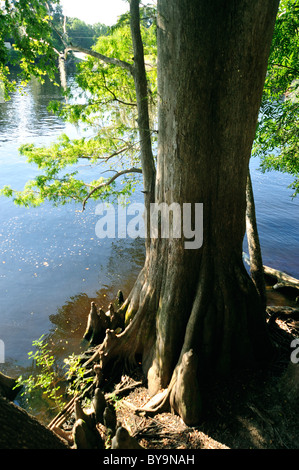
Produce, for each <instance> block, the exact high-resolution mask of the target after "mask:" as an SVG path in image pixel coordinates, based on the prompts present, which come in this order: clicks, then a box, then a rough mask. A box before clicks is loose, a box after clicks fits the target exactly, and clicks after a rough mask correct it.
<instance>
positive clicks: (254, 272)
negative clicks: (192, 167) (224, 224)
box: [246, 170, 267, 308]
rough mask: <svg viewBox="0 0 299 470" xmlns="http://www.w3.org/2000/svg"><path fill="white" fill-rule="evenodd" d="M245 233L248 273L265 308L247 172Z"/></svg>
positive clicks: (263, 279) (254, 216) (264, 295)
mask: <svg viewBox="0 0 299 470" xmlns="http://www.w3.org/2000/svg"><path fill="white" fill-rule="evenodd" d="M246 201H247V206H246V233H247V242H248V251H249V258H250V273H251V277H252V280H253V282H254V285H255V287H256V289H257V291H258V293H259V295H260V297H261V301H262V304H263V307H264V308H266V305H267V298H266V283H265V277H264V267H263V259H262V251H261V246H260V240H259V235H258V229H257V223H256V214H255V204H254V195H253V189H252V183H251V176H250V171H249V170H248V177H247V187H246Z"/></svg>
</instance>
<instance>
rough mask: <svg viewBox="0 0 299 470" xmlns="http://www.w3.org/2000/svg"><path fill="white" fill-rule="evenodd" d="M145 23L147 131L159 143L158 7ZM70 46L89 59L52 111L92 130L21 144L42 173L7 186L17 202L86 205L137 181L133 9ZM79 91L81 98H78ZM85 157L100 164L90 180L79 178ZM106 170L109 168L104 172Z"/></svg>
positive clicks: (125, 191) (144, 14) (146, 13)
mask: <svg viewBox="0 0 299 470" xmlns="http://www.w3.org/2000/svg"><path fill="white" fill-rule="evenodd" d="M150 15H151V16H150ZM149 18H152V20H151V21H150V20H149ZM141 22H142V26H141V29H142V37H143V43H144V46H143V48H144V57H145V61H146V73H147V93H148V100H147V101H146V102H147V103H148V104H149V112H150V134H149V138H150V139H152V142H153V144H154V142H155V140H156V117H155V116H156V112H155V106H156V88H157V84H156V76H157V72H156V26H155V12H154V11H153V9H150V10H149V9H148V8H147V9H142V10H141ZM67 50H69V51H81V52H84V53H86V55H87V60H85V61H82V62H81V63H80V64H79V65H78V66H77V70H78V73H77V74H76V75H75V80H76V85H75V86H73V87H72V90H69V93H68V100H67V103H62V102H53V103H52V104H51V110H52V111H53V112H56V113H59V114H60V116H61V117H63V118H65V119H67V120H68V121H70V122H72V123H76V124H77V123H80V124H81V126H82V127H83V126H84V127H85V128H87V127H88V137H82V138H81V139H75V140H71V139H69V138H68V137H67V136H66V135H63V136H61V138H60V139H59V140H58V141H57V142H56V143H54V144H53V145H52V146H50V147H46V148H40V147H38V148H36V147H35V146H33V145H32V144H30V143H29V144H26V145H24V146H22V147H21V149H20V151H21V153H22V154H23V155H25V156H26V157H27V159H28V161H29V162H30V163H34V164H36V165H37V166H38V168H39V169H40V170H41V174H40V175H39V176H38V177H36V178H35V179H34V180H32V181H29V182H28V183H27V184H26V186H25V188H24V190H23V191H19V192H16V191H13V189H12V188H10V187H5V188H4V189H3V190H2V194H5V195H7V196H12V197H13V199H14V201H15V203H16V204H21V205H25V206H30V205H34V206H37V205H39V204H41V203H42V202H44V201H45V200H50V201H52V202H53V203H54V204H65V203H67V202H69V201H75V202H78V203H80V204H83V207H85V205H86V202H87V201H88V199H101V200H105V199H106V198H110V199H113V197H118V196H119V195H122V196H123V197H126V196H128V195H130V194H132V192H133V191H134V189H135V186H136V184H137V183H138V182H140V174H141V172H142V169H141V165H140V149H141V139H140V137H139V132H138V124H137V119H138V112H137V100H136V91H135V83H134V74H133V66H134V61H133V57H134V51H133V44H132V38H131V31H130V17H129V15H123V16H122V17H121V18H120V21H119V22H118V24H117V25H116V26H115V27H113V28H112V30H111V32H110V34H109V35H107V36H100V37H99V38H98V41H97V43H96V44H95V46H93V47H92V49H86V48H83V47H82V46H80V45H79V46H78V45H73V46H71V45H69V46H68V48H67ZM63 55H64V54H63ZM78 95H79V97H80V100H76V99H75V98H74V96H75V97H76V96H78ZM90 136H91V137H90ZM86 160H88V162H89V163H90V165H91V166H93V167H94V169H95V176H94V179H93V180H90V181H86V180H83V179H82V178H81V175H80V170H79V167H78V166H77V164H78V163H80V162H82V161H86ZM109 169H110V170H111V172H110V173H107V170H109ZM103 172H105V173H103ZM102 173H103V174H102ZM107 175H108V176H107ZM117 178H122V183H123V184H122V187H121V188H119V187H118V188H116V179H117Z"/></svg>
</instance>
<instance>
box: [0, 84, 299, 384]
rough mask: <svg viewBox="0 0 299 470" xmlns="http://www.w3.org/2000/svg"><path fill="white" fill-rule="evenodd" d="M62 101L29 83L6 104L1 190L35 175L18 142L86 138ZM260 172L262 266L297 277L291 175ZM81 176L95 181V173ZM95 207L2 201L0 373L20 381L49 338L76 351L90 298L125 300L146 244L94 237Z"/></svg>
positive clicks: (48, 88) (0, 112)
mask: <svg viewBox="0 0 299 470" xmlns="http://www.w3.org/2000/svg"><path fill="white" fill-rule="evenodd" d="M55 98H59V90H58V89H57V88H56V87H54V86H53V85H51V84H49V83H47V84H45V85H43V86H41V85H40V84H39V83H37V82H36V81H32V82H31V84H30V86H29V87H28V90H27V95H23V96H21V95H20V94H14V95H13V96H12V99H11V101H9V102H6V103H2V104H0V187H3V186H4V185H5V184H9V185H11V186H12V187H13V188H14V189H22V188H23V186H24V183H25V182H26V181H27V180H28V179H30V178H32V177H34V176H35V174H36V170H35V168H34V167H33V166H31V165H29V164H27V163H26V161H25V158H24V157H21V156H20V155H19V153H18V148H19V147H20V145H21V144H23V143H26V142H34V143H36V144H49V143H51V142H52V141H53V140H55V139H56V137H58V136H59V135H60V134H61V133H62V132H65V133H67V134H68V135H69V136H70V137H75V136H76V135H79V131H78V130H77V129H76V128H75V127H74V126H71V125H69V124H65V123H64V122H62V121H61V120H60V119H59V118H58V117H57V116H53V115H49V113H48V112H47V105H48V103H49V101H50V100H52V99H55ZM85 165H86V164H85ZM258 165H259V162H258V161H257V160H253V161H252V162H251V168H252V180H253V187H254V193H255V200H256V212H257V219H258V226H259V233H260V239H261V245H262V250H263V261H264V264H267V265H268V266H271V267H274V268H276V269H280V270H282V271H285V272H287V273H289V274H290V275H292V276H295V277H297V278H298V277H299V217H298V215H299V198H297V199H295V200H292V198H291V194H292V191H291V190H290V189H288V188H287V186H288V184H289V183H290V182H291V179H290V177H289V176H288V175H284V174H279V173H274V172H272V173H267V174H262V173H260V172H259V171H258V169H257V168H258ZM84 172H85V174H86V176H88V173H89V172H90V169H89V167H88V166H86V167H84ZM136 197H137V199H138V198H140V197H141V193H140V192H139V193H138V192H137V196H136ZM95 206H96V203H93V202H90V203H89V204H88V205H87V209H86V211H85V212H84V213H82V212H80V209H81V207H79V206H75V205H67V206H63V207H58V208H53V207H52V206H51V205H50V204H45V205H43V206H41V207H39V208H35V209H25V208H22V207H17V206H15V205H14V204H13V202H12V201H10V200H8V199H6V198H0V209H1V210H0V220H1V223H0V339H1V340H2V341H4V344H5V364H1V365H0V370H2V371H4V372H6V373H12V375H14V376H15V375H16V372H17V371H19V370H21V369H22V368H23V367H26V365H28V359H27V352H28V351H30V350H31V349H32V341H33V340H36V339H38V338H39V337H40V336H41V335H42V334H44V333H45V334H50V336H51V342H52V343H53V344H55V348H56V353H57V354H58V355H61V356H67V355H68V354H71V353H72V352H76V351H77V350H78V348H79V345H80V340H81V338H82V334H83V332H84V329H85V326H86V318H87V314H88V311H89V308H90V300H91V299H95V300H96V301H97V302H98V304H99V305H103V306H104V307H107V306H108V304H109V302H110V301H111V300H114V298H115V296H116V293H117V291H118V290H119V289H122V290H123V292H124V294H125V295H127V294H128V292H129V290H130V288H131V286H132V284H133V282H134V280H135V278H136V276H137V274H138V272H139V269H140V267H141V266H142V263H143V256H144V243H143V240H135V241H134V240H130V239H126V240H124V239H115V240H111V239H105V240H101V239H99V238H97V236H96V234H95V224H96V222H97V220H98V218H97V216H96V215H95Z"/></svg>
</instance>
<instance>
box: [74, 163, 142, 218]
mask: <svg viewBox="0 0 299 470" xmlns="http://www.w3.org/2000/svg"><path fill="white" fill-rule="evenodd" d="M128 173H142V170H141V169H140V168H129V169H128V170H122V171H118V172H117V173H115V175H113V176H112V177H111V178H110V179H109V180H108V181H104V182H103V183H101V184H99V185H98V186H95V187H94V188H93V189H92V190H91V191H90V193H89V194H88V195H87V196H86V198H85V199H84V201H83V206H82V212H83V211H84V210H85V206H86V203H87V201H88V199H89V198H90V197H91V196H92V195H93V194H94V193H95V192H97V191H99V190H100V189H102V188H104V187H105V186H109V184H111V183H113V181H115V180H116V179H117V178H119V177H120V176H122V175H126V174H128Z"/></svg>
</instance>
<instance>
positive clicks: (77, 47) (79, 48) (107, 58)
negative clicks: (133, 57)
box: [65, 46, 133, 74]
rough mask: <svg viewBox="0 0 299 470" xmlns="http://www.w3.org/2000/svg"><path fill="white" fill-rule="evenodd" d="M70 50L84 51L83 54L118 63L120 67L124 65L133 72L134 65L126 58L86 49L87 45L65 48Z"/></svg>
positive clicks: (107, 62)
mask: <svg viewBox="0 0 299 470" xmlns="http://www.w3.org/2000/svg"><path fill="white" fill-rule="evenodd" d="M69 51H72V52H82V53H83V54H86V55H89V56H91V57H94V58H95V59H99V60H102V61H103V62H105V63H106V64H113V65H116V66H118V67H122V68H123V69H126V70H128V71H129V72H130V73H132V74H133V67H132V65H131V64H129V63H128V62H125V61H124V60H120V59H115V58H113V57H107V56H105V55H103V54H100V53H99V52H96V51H92V50H91V49H86V48H85V47H81V46H68V47H67V48H66V49H65V52H66V53H67V52H69Z"/></svg>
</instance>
